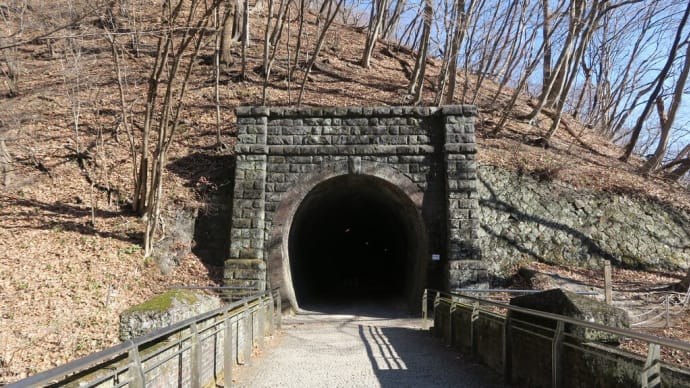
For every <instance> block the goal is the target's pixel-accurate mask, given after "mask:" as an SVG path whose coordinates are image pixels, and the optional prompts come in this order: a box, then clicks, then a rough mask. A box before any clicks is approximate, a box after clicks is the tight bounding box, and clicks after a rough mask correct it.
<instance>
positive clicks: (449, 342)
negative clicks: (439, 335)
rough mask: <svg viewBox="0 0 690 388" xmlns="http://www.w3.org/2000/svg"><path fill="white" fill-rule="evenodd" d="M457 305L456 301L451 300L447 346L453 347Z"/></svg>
mask: <svg viewBox="0 0 690 388" xmlns="http://www.w3.org/2000/svg"><path fill="white" fill-rule="evenodd" d="M457 307H458V306H457V304H456V303H455V301H454V300H452V298H451V302H450V307H449V308H448V331H447V333H446V338H445V340H446V346H453V334H454V330H453V314H454V313H455V310H456V309H457Z"/></svg>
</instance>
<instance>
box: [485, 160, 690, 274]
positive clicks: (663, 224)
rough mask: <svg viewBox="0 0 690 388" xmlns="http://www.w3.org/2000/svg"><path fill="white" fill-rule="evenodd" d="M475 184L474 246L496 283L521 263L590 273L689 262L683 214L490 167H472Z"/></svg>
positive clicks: (688, 218)
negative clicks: (607, 266) (607, 263)
mask: <svg viewBox="0 0 690 388" xmlns="http://www.w3.org/2000/svg"><path fill="white" fill-rule="evenodd" d="M478 183H479V184H478V191H479V196H480V198H479V204H480V209H479V211H480V220H481V228H480V229H479V244H480V247H481V251H482V257H483V259H484V260H486V261H487V263H488V265H489V273H490V275H492V276H494V277H496V278H505V277H509V276H511V274H512V271H513V269H514V267H515V264H517V263H519V262H520V261H523V260H539V261H543V262H547V263H553V264H564V265H576V266H581V267H589V268H592V269H599V268H601V265H602V260H604V259H605V260H611V262H612V263H613V264H614V265H618V266H623V267H628V268H639V269H652V270H659V269H667V270H684V269H686V268H687V267H688V263H690V246H688V241H690V215H689V214H688V213H687V212H683V211H681V210H678V209H674V208H672V207H669V206H666V205H663V204H660V203H655V202H651V201H646V200H641V199H634V198H631V197H630V196H627V195H621V194H610V193H601V192H593V191H588V190H583V189H576V188H574V187H572V186H570V185H567V184H565V183H562V182H558V181H555V180H554V181H551V182H544V181H539V180H537V179H534V178H532V177H529V176H525V175H519V174H517V173H515V172H511V171H508V170H505V169H502V168H498V167H493V166H481V167H479V169H478Z"/></svg>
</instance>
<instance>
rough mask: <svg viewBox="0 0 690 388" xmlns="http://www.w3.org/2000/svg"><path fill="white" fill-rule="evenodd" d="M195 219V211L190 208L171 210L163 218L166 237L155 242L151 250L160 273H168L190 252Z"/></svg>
mask: <svg viewBox="0 0 690 388" xmlns="http://www.w3.org/2000/svg"><path fill="white" fill-rule="evenodd" d="M196 217H197V209H191V208H182V209H176V210H173V211H172V212H171V214H170V215H168V216H166V217H165V219H166V221H165V224H166V236H165V238H163V239H162V240H160V241H156V242H155V243H154V249H153V250H154V252H155V258H156V261H157V263H158V266H159V268H160V269H161V272H162V273H164V274H167V273H169V272H170V271H171V269H172V267H174V266H177V265H178V264H179V263H180V261H181V260H182V259H183V258H184V257H185V256H187V255H188V254H189V252H191V250H192V245H193V241H194V224H195V222H196Z"/></svg>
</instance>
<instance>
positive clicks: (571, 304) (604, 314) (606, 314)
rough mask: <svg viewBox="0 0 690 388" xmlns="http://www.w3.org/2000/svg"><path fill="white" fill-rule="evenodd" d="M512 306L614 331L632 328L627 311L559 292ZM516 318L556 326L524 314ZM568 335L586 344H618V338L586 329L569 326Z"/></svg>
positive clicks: (528, 297)
mask: <svg viewBox="0 0 690 388" xmlns="http://www.w3.org/2000/svg"><path fill="white" fill-rule="evenodd" d="M510 304H511V305H513V306H519V307H525V308H529V309H532V310H539V311H544V312H547V313H552V314H558V315H564V316H566V317H571V318H576V319H580V320H583V321H587V322H592V323H599V324H601V325H606V326H611V327H617V328H627V327H629V326H630V319H629V318H628V313H627V312H626V311H625V310H622V309H619V308H617V307H613V306H609V305H607V304H605V303H603V302H600V301H598V300H596V299H594V298H591V297H588V296H584V295H578V294H576V293H573V292H570V291H565V290H562V289H559V288H556V289H553V290H548V291H544V292H540V293H537V294H531V295H523V296H518V297H515V298H512V299H511V300H510ZM513 316H514V317H515V318H516V319H519V320H522V321H527V322H532V323H535V324H538V325H541V326H546V327H555V323H554V322H553V321H552V320H548V319H541V318H537V317H534V316H530V315H527V314H522V313H514V314H513ZM566 332H569V333H571V334H572V335H573V336H574V337H575V338H578V339H580V340H582V341H584V342H606V343H615V342H618V340H619V338H618V336H616V335H613V334H609V333H605V332H602V331H598V330H592V329H586V328H583V327H581V326H571V325H566Z"/></svg>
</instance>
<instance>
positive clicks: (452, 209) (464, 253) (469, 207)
mask: <svg viewBox="0 0 690 388" xmlns="http://www.w3.org/2000/svg"><path fill="white" fill-rule="evenodd" d="M441 114H442V120H443V129H444V136H445V138H444V146H443V147H444V163H445V167H446V175H445V183H446V208H447V220H446V221H447V231H448V247H447V254H448V257H447V260H446V276H447V278H446V288H447V289H451V290H452V289H454V288H460V287H483V286H485V285H486V281H487V276H486V273H487V271H486V264H485V263H483V262H482V261H481V252H480V250H479V244H478V241H477V238H478V235H477V228H478V227H479V202H478V195H477V167H476V161H475V154H476V152H477V148H476V143H475V134H474V119H475V117H476V115H477V110H476V108H475V107H473V106H468V105H461V106H446V107H443V108H442V111H441Z"/></svg>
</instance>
